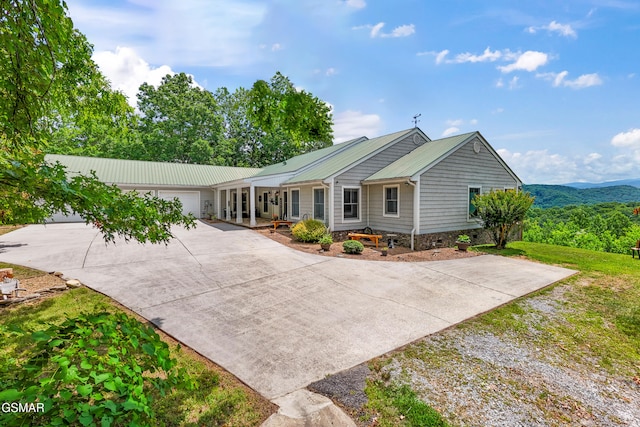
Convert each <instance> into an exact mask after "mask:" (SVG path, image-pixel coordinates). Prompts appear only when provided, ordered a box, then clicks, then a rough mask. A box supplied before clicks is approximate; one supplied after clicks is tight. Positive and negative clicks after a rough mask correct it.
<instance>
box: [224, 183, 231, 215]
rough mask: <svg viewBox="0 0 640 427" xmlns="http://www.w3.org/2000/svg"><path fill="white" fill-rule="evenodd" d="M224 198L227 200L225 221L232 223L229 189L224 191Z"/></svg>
mask: <svg viewBox="0 0 640 427" xmlns="http://www.w3.org/2000/svg"><path fill="white" fill-rule="evenodd" d="M224 196H225V197H224V198H225V199H226V201H225V211H226V213H227V214H226V215H225V218H224V219H225V220H227V221H231V203H229V202H230V201H231V189H229V188H227V189H226V190H224Z"/></svg>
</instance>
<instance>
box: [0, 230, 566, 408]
mask: <svg viewBox="0 0 640 427" xmlns="http://www.w3.org/2000/svg"><path fill="white" fill-rule="evenodd" d="M174 234H175V236H176V238H175V239H174V240H172V241H171V243H170V244H168V245H166V246H165V245H142V244H139V243H126V242H124V241H123V240H121V241H118V242H117V243H116V244H115V245H105V243H104V241H103V240H102V237H101V236H100V235H99V233H98V232H97V231H96V229H94V228H92V227H89V226H85V225H84V224H49V225H46V226H41V225H32V226H28V227H24V228H21V229H19V230H16V231H14V232H11V233H9V234H6V235H3V236H0V260H2V261H5V262H10V263H15V264H21V265H25V266H30V267H34V268H38V269H41V270H45V271H53V270H58V271H62V272H63V273H64V275H65V276H66V277H70V278H77V279H79V280H80V281H81V282H82V283H84V284H85V285H87V286H88V287H90V288H93V289H95V290H97V291H99V292H102V293H104V294H106V295H109V296H110V297H112V298H114V299H115V300H117V301H118V302H120V303H122V304H123V305H125V306H127V307H129V308H130V309H132V310H133V311H135V312H137V313H138V314H140V315H142V316H143V317H145V318H146V319H149V320H150V321H152V322H153V323H154V324H156V325H157V326H158V327H160V328H161V329H162V330H164V331H165V332H167V333H168V334H170V335H172V336H174V337H175V338H177V339H178V340H180V341H182V342H183V343H185V344H186V345H188V346H190V347H192V348H194V349H195V350H197V351H198V352H199V353H201V354H203V355H204V356H206V357H208V358H210V359H211V360H213V361H214V362H216V363H218V364H219V365H221V366H222V367H224V368H225V369H227V370H228V371H230V372H231V373H233V374H234V375H236V376H237V377H238V378H240V379H241V380H242V381H244V382H245V383H247V384H248V385H249V386H251V387H252V388H254V389H255V390H257V391H258V392H259V393H261V394H262V395H263V396H265V397H267V398H269V399H272V400H273V399H276V398H279V397H282V396H284V395H287V394H289V393H292V392H294V391H296V390H299V389H301V388H304V387H306V386H307V385H308V384H309V383H311V382H313V381H317V380H319V379H321V378H324V377H325V376H326V375H327V374H333V373H336V372H339V371H342V370H344V369H347V368H351V367H353V366H355V365H357V364H360V363H362V362H365V361H367V360H369V359H372V358H374V357H376V356H379V355H381V354H384V353H386V352H388V351H391V350H393V349H395V348H398V347H400V346H402V345H405V344H407V343H409V342H412V341H414V340H416V339H418V338H421V337H424V336H426V335H429V334H432V333H434V332H437V331H439V330H442V329H444V328H447V327H449V326H451V325H453V324H455V323H458V322H460V321H462V320H465V319H468V318H470V317H473V316H476V315H477V314H479V313H483V312H485V311H488V310H491V309H493V308H495V307H497V306H499V305H502V304H504V303H506V302H508V301H510V300H512V299H514V298H517V297H519V296H522V295H526V294H528V293H530V292H533V291H535V290H538V289H540V288H542V287H545V286H547V285H549V284H551V283H553V282H556V281H558V280H561V279H563V278H565V277H568V276H570V275H571V274H573V273H575V272H574V271H572V270H567V269H564V268H559V267H553V266H549V265H544V264H538V263H532V262H527V261H523V260H518V259H511V258H504V257H498V256H491V255H483V256H478V257H472V258H464V259H458V260H451V261H432V262H420V263H389V262H375V261H359V260H350V259H342V258H329V257H322V256H318V255H313V254H307V253H302V252H298V251H295V250H293V249H291V248H288V247H285V246H282V245H280V244H278V243H276V242H274V241H272V240H270V239H268V238H265V237H263V236H261V235H259V234H258V233H255V232H253V231H251V230H247V229H243V228H239V227H236V226H233V225H227V224H219V225H216V226H215V227H214V226H209V225H207V224H204V223H199V224H198V227H197V228H196V229H193V230H185V229H182V228H176V229H174Z"/></svg>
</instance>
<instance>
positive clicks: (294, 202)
mask: <svg viewBox="0 0 640 427" xmlns="http://www.w3.org/2000/svg"><path fill="white" fill-rule="evenodd" d="M291 216H292V217H294V218H300V190H291Z"/></svg>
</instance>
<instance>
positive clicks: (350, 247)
mask: <svg viewBox="0 0 640 427" xmlns="http://www.w3.org/2000/svg"><path fill="white" fill-rule="evenodd" d="M342 248H343V249H344V251H345V252H346V253H348V254H359V253H361V252H362V251H363V250H364V245H363V244H362V243H360V242H358V241H357V240H347V241H346V242H344V243H343V244H342Z"/></svg>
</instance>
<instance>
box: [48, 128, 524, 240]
mask: <svg viewBox="0 0 640 427" xmlns="http://www.w3.org/2000/svg"><path fill="white" fill-rule="evenodd" d="M47 160H50V161H60V162H61V163H62V164H64V165H66V166H67V167H68V168H69V170H71V171H80V172H89V171H90V170H94V171H95V172H96V174H97V176H98V178H99V179H101V180H103V181H105V182H109V183H115V184H117V185H118V186H120V187H121V188H123V189H126V190H136V191H141V192H147V191H152V192H153V193H154V195H157V196H159V197H164V198H173V197H178V198H179V199H180V200H181V201H183V205H184V206H185V212H191V213H193V214H194V215H195V216H196V217H198V218H201V217H204V216H207V215H215V216H216V217H218V218H221V219H225V220H227V221H235V222H238V223H242V222H243V221H245V219H246V220H247V221H248V223H249V225H251V226H255V225H256V224H257V218H267V219H271V218H273V217H278V218H285V219H289V220H292V221H298V220H302V219H305V218H315V219H318V220H321V221H323V222H325V223H326V224H327V227H328V228H329V229H330V230H331V231H332V232H333V233H337V234H344V233H346V232H349V231H354V230H362V229H364V228H365V227H369V228H371V229H373V230H374V231H376V232H377V233H384V234H391V235H392V236H393V238H394V239H395V240H398V241H400V242H401V243H403V244H406V245H407V246H411V247H412V248H413V247H416V246H417V247H418V248H420V249H422V248H428V247H433V246H436V245H439V244H450V243H451V241H452V240H455V237H456V236H457V234H459V233H465V234H471V235H472V237H473V236H475V237H476V239H480V240H485V238H483V237H482V236H481V235H482V233H481V230H480V229H481V228H482V227H481V224H480V223H479V222H478V220H477V218H476V216H475V208H474V206H473V205H472V204H471V199H472V198H473V197H474V196H475V195H476V194H482V193H486V192H489V191H491V190H496V189H499V190H508V189H514V190H516V191H518V190H519V189H520V188H521V186H522V181H521V180H520V179H519V178H518V177H517V176H516V174H515V173H514V172H513V171H512V170H511V169H510V168H509V166H508V165H507V164H506V163H505V162H504V160H503V159H502V158H501V157H500V156H499V155H498V153H497V152H496V151H495V150H494V149H493V148H492V147H491V145H490V144H489V143H488V142H487V141H486V139H485V138H484V137H483V136H482V135H481V134H480V133H479V132H470V133H465V134H462V135H456V136H451V137H447V138H442V139H437V140H431V139H430V138H429V137H428V136H427V135H426V134H424V133H423V132H422V131H421V130H420V129H419V128H417V127H416V128H411V129H407V130H403V131H400V132H395V133H391V134H388V135H383V136H380V137H377V138H371V139H368V138H366V137H361V138H356V139H353V140H350V141H346V142H343V143H340V144H334V145H332V146H330V147H327V148H324V149H320V150H317V151H314V152H310V153H306V154H302V155H299V156H296V157H293V158H291V159H287V160H286V161H284V162H281V163H277V164H274V165H269V166H267V167H265V168H262V169H251V168H232V167H222V166H205V165H188V164H174V163H156V162H140V161H131V160H114V159H95V158H87V157H73V156H60V155H56V156H53V155H50V156H47ZM475 241H478V240H475Z"/></svg>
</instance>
